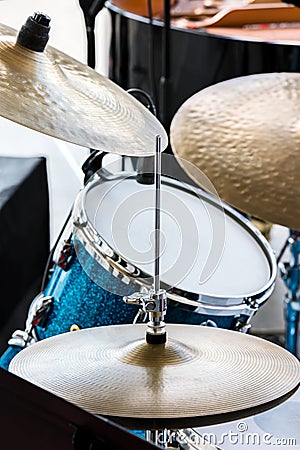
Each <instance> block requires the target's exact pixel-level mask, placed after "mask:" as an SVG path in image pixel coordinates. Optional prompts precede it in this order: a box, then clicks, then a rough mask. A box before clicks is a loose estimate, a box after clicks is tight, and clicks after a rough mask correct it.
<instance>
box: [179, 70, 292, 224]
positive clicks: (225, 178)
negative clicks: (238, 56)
mask: <svg viewBox="0 0 300 450" xmlns="http://www.w3.org/2000/svg"><path fill="white" fill-rule="evenodd" d="M170 136H171V145H172V148H173V151H174V153H175V155H176V156H177V157H179V158H181V159H179V162H180V164H181V165H182V166H183V167H184V168H185V169H186V170H187V172H188V173H189V175H190V176H191V177H192V178H193V179H194V180H195V181H196V182H198V184H200V181H199V176H197V171H196V170H195V172H193V168H192V165H194V166H196V167H197V168H198V169H200V170H202V171H203V172H204V173H205V175H207V176H208V178H209V179H210V181H211V182H212V183H213V184H214V185H215V187H216V189H217V191H218V194H219V195H220V197H221V198H222V199H224V200H225V201H226V202H228V203H230V204H231V205H233V206H235V207H236V208H238V209H240V210H242V211H245V212H247V213H250V214H252V215H254V216H257V217H260V218H261V219H265V220H267V221H270V222H272V223H277V224H281V225H285V226H287V227H289V228H295V229H297V230H300V214H299V211H300V183H299V173H300V153H299V152H300V74H299V73H268V74H259V75H250V76H247V77H241V78H235V79H232V80H228V81H224V82H222V83H218V84H216V85H214V86H210V87H208V88H206V89H204V90H202V91H200V92H198V93H197V94H195V95H194V96H192V97H191V98H190V99H188V100H187V101H186V102H185V103H184V104H183V105H182V106H181V107H180V108H179V110H178V112H177V113H176V115H175V116H174V118H173V121H172V124H171V133H170ZM184 160H186V161H188V162H189V163H192V164H190V165H185V163H184Z"/></svg>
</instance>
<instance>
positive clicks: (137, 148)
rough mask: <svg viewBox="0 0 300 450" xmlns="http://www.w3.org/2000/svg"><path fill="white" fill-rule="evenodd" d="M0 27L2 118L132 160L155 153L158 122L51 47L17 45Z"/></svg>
mask: <svg viewBox="0 0 300 450" xmlns="http://www.w3.org/2000/svg"><path fill="white" fill-rule="evenodd" d="M16 34H17V32H16V31H15V30H13V29H12V28H10V27H7V26H5V25H0V95H1V102H0V115H1V116H3V117H5V118H7V119H10V120H12V121H14V122H17V123H19V124H21V125H24V126H26V127H28V128H31V129H33V130H36V131H39V132H42V133H44V134H47V135H50V136H53V137H55V138H58V139H62V140H64V141H68V142H72V143H74V144H78V145H81V146H84V147H89V148H93V149H96V150H102V151H107V152H110V153H117V154H122V155H130V156H149V155H153V154H154V153H155V136H156V135H160V136H161V137H162V149H165V148H166V146H167V144H168V137H167V134H166V132H165V130H164V129H163V127H162V125H161V124H160V123H159V121H158V120H157V119H156V118H155V117H154V116H153V115H152V114H151V113H150V112H149V111H148V110H147V108H146V107H144V106H143V105H142V104H141V103H139V102H138V101H137V100H136V99H135V98H133V97H132V96H131V95H129V94H128V93H126V92H125V91H124V90H123V89H121V88H120V87H119V86H117V85H116V84H114V83H113V82H112V81H110V80H109V79H107V78H106V77H104V76H102V75H100V74H99V73H97V72H95V71H94V70H92V69H91V68H89V67H88V66H85V65H84V64H81V63H80V62H78V61H76V60H75V59H73V58H71V57H70V56H67V55H66V54H64V53H62V52H60V51H58V50H56V49H54V48H52V47H50V46H48V47H47V48H46V49H45V50H44V51H43V52H37V51H33V50H29V49H28V48H25V47H24V46H22V45H20V44H19V43H16V39H15V36H16Z"/></svg>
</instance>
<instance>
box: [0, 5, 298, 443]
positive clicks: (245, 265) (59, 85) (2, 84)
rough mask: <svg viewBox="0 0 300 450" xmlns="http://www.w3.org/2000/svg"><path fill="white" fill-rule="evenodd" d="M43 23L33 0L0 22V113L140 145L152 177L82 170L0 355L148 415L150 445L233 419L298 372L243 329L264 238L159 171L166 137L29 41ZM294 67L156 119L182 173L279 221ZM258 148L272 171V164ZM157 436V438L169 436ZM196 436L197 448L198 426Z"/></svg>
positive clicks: (89, 76) (293, 385)
mask: <svg viewBox="0 0 300 450" xmlns="http://www.w3.org/2000/svg"><path fill="white" fill-rule="evenodd" d="M48 33H49V18H48V17H47V16H45V15H43V14H40V13H36V14H34V15H33V16H32V17H29V18H28V20H27V22H26V24H25V25H24V26H23V27H22V29H21V31H20V33H19V34H18V36H17V40H16V39H15V36H16V32H15V31H14V30H13V29H11V28H9V27H6V26H1V27H0V73H1V77H0V90H1V93H2V101H1V104H0V114H1V115H2V116H4V117H6V118H8V119H11V120H13V121H16V122H18V123H20V124H22V125H25V126H27V127H30V128H33V129H35V130H37V131H40V132H42V133H45V134H48V135H51V136H54V137H57V138H60V139H63V140H66V141H69V142H73V143H75V144H79V145H83V146H85V147H89V148H93V149H96V150H99V151H105V152H109V153H116V154H118V155H123V156H124V155H125V156H136V157H144V156H155V169H154V177H153V178H154V187H153V185H150V186H149V185H146V184H140V183H137V181H136V174H135V173H125V172H121V173H117V174H116V173H112V172H110V171H109V170H107V168H101V169H100V170H98V171H96V172H95V174H94V175H93V176H92V177H91V178H90V179H89V180H88V181H87V183H86V185H85V187H84V188H83V190H82V191H81V192H80V194H79V196H78V197H77V199H76V202H75V205H74V208H73V211H72V214H71V219H70V221H69V223H68V226H67V228H68V227H69V229H70V230H69V236H68V238H67V239H66V240H65V241H64V242H63V244H60V245H62V250H61V252H60V257H59V260H58V262H57V263H56V264H54V267H53V269H52V270H51V271H50V272H49V274H47V275H48V278H49V279H48V282H46V283H45V286H44V288H43V291H42V293H41V294H40V295H38V296H37V297H36V299H35V300H34V302H33V303H32V306H31V308H30V311H29V315H28V319H27V323H26V329H25V331H17V332H15V333H14V334H13V337H12V339H11V340H10V342H9V343H10V347H9V349H8V351H7V352H6V354H4V355H3V356H2V358H1V361H0V363H1V366H2V367H5V366H6V367H8V366H9V370H10V371H11V372H13V373H14V374H16V375H19V376H20V377H22V378H25V379H26V380H28V381H30V382H32V383H34V384H36V385H37V386H40V387H41V388H44V389H46V390H47V391H50V392H52V393H54V394H56V395H58V396H60V397H62V398H64V399H66V400H68V401H70V402H72V403H74V404H76V405H78V406H80V407H82V408H83V409H85V410H87V411H89V412H91V413H93V414H96V415H101V416H106V417H108V418H110V419H113V420H114V421H116V422H118V423H119V424H121V425H123V426H125V427H128V428H129V429H133V430H137V429H139V430H148V431H147V433H146V437H147V439H149V440H151V441H153V442H154V443H157V444H158V443H159V444H161V443H160V442H159V441H158V439H157V436H158V432H159V431H160V430H163V432H164V433H169V434H168V436H171V435H172V436H173V434H172V433H171V430H180V429H185V428H186V427H195V426H203V425H212V424H217V423H222V422H226V421H229V420H237V419H240V418H243V417H247V416H250V415H253V414H257V413H260V412H263V411H265V410H268V409H270V408H272V407H274V406H276V405H278V404H279V403H281V402H283V401H284V400H286V399H287V398H289V397H290V396H291V395H292V394H293V393H294V392H295V391H296V390H297V388H298V386H299V381H300V364H299V361H298V360H297V358H296V357H295V356H293V355H292V354H291V353H290V352H288V351H287V350H285V349H283V348H281V347H279V346H276V345H274V344H272V343H270V342H268V341H265V340H262V339H259V338H256V337H254V336H251V335H248V334H246V332H247V331H248V329H249V326H250V320H251V317H252V316H253V314H255V312H257V310H258V309H259V307H260V306H261V305H262V304H263V303H264V302H265V301H266V300H267V299H268V298H269V296H270V294H271V292H272V290H273V287H274V282H275V275H276V261H275V258H274V255H273V252H272V250H271V248H270V246H269V244H268V243H267V241H266V240H265V239H264V238H263V236H262V235H261V234H260V233H259V231H257V230H256V229H255V228H254V227H253V226H252V225H251V223H250V222H249V221H248V220H247V219H246V218H245V217H244V216H243V215H241V214H240V213H238V212H237V211H236V210H234V209H233V208H231V207H230V206H228V205H225V204H224V203H222V202H220V201H219V200H218V199H216V198H215V197H214V196H213V195H212V194H211V193H206V192H204V191H203V190H201V189H200V188H194V187H192V186H191V185H190V186H189V185H184V184H183V183H182V182H178V181H175V180H173V179H172V178H171V177H167V176H161V153H162V151H163V150H164V149H165V148H166V147H167V144H168V138H167V135H166V132H165V130H164V129H163V127H162V125H161V124H160V123H159V122H158V120H157V119H156V118H155V117H154V116H153V115H152V114H151V113H150V112H149V111H148V110H147V109H146V108H145V107H144V106H142V105H141V104H140V103H138V102H137V101H136V100H135V99H134V98H132V97H131V96H130V95H129V94H127V93H126V92H125V91H123V90H122V89H121V88H119V87H118V86H116V85H115V84H113V83H112V82H111V81H109V80H108V79H106V78H105V77H102V76H101V75H99V74H97V73H96V72H94V71H93V70H92V69H90V68H88V67H86V66H85V65H83V64H81V63H79V62H77V61H75V60H73V59H72V58H70V57H69V56H67V55H65V54H63V53H61V52H59V51H57V50H55V49H54V48H51V47H49V46H47V48H45V46H46V43H47V40H48ZM273 79H274V80H276V83H277V84H276V86H277V85H279V83H281V84H282V86H281V89H279V88H278V89H279V90H280V95H279V98H280V99H281V100H282V104H280V107H279V108H278V104H277V103H276V108H274V105H273V104H271V105H269V106H267V105H268V104H269V103H268V100H269V99H270V98H271V99H272V98H273V97H272V93H273V91H272V88H273V84H272V81H273ZM299 80H300V76H299V77H297V76H294V75H291V76H285V77H284V78H281V75H276V76H274V78H273V76H272V75H269V77H260V76H257V77H254V78H253V80H252V79H251V77H249V82H248V81H247V79H246V80H241V81H240V85H239V84H238V83H239V82H236V83H237V87H236V88H235V87H234V88H233V89H232V86H231V85H230V83H228V85H227V84H224V83H223V84H224V86H225V87H224V88H222V87H212V88H211V95H210V91H209V89H207V90H205V91H204V93H203V94H202V97H201V93H200V94H199V102H198V97H197V96H196V97H195V99H194V100H193V99H191V101H188V102H187V104H185V105H183V107H182V108H181V109H180V110H179V112H178V113H177V115H176V116H175V118H174V121H173V123H172V129H171V141H172V147H173V150H174V152H175V154H176V156H177V157H178V160H179V162H180V164H181V165H182V166H183V167H184V169H185V170H186V171H187V172H188V173H189V175H191V177H192V178H194V179H195V180H196V181H198V180H200V178H201V177H198V176H197V174H198V172H197V167H199V168H200V169H201V170H204V171H206V172H207V173H208V175H209V176H212V180H213V182H214V183H215V184H216V186H217V188H218V189H219V191H220V195H221V197H222V198H224V199H225V200H227V201H228V202H229V203H232V205H234V206H237V207H239V208H240V209H242V210H246V211H247V212H249V211H250V212H253V211H254V212H255V213H257V214H260V212H262V214H261V215H262V217H264V218H267V219H269V220H270V219H272V220H274V221H276V222H277V223H284V224H285V225H288V226H291V227H294V228H297V226H298V228H300V227H299V217H297V214H296V213H295V210H296V209H297V206H296V202H297V201H298V197H297V196H295V197H294V196H293V197H292V196H291V192H290V190H291V187H292V188H294V189H298V188H299V187H298V186H297V185H296V183H294V180H295V179H296V173H297V172H298V170H297V168H299V164H298V163H297V158H296V155H295V152H296V146H293V145H291V143H290V142H288V140H293V143H294V144H297V123H298V121H297V117H296V115H293V114H292V112H291V111H290V106H289V105H285V102H287V101H289V102H291V103H292V104H293V105H294V108H295V109H297V107H298V103H297V101H296V96H297V92H296V89H292V88H291V89H290V90H289V86H290V85H292V86H297V83H298V84H299ZM257 84H258V86H260V85H262V89H261V91H259V90H257ZM265 86H269V91H268V90H267V93H266V94H265V97H264V96H262V93H263V92H265V90H266V89H265ZM247 88H249V89H248V90H247ZM252 88H253V93H251V89H252ZM248 91H249V97H248V100H249V101H248V102H247V101H246V100H245V96H244V95H245V94H244V92H248ZM206 92H207V97H206ZM241 92H243V97H242V95H241ZM286 93H287V95H285V94H286ZM222 95H223V97H224V98H222ZM246 95H247V93H246ZM220 96H221V98H220ZM226 96H228V97H230V101H232V105H231V106H232V110H230V112H228V109H227V104H226V105H225V106H224V103H223V102H224V100H225V98H226ZM285 97H287V99H286V98H285ZM261 98H262V100H260V99H261ZM234 102H236V103H237V104H235V103H234ZM222 103H223V106H222ZM252 103H253V105H254V108H255V107H256V105H257V108H258V109H259V110H260V116H259V117H257V115H256V112H255V113H253V110H252ZM266 104H267V105H266ZM199 105H200V106H201V108H203V109H201V108H200V107H199ZM238 106H240V117H238V114H239V109H238ZM214 108H215V109H214ZM286 110H287V111H289V112H290V117H291V125H290V128H288V129H287V127H286V124H287V123H288V122H285V120H286V119H282V115H284V114H285V112H286ZM267 112H268V116H267ZM269 113H270V114H273V115H270V116H269ZM224 115H226V120H225V117H224ZM266 117H267V118H268V123H265V122H266V121H265V119H266ZM269 117H271V118H272V120H269ZM274 119H275V120H274ZM292 119H293V121H292ZM262 120H264V123H263V124H262ZM280 120H282V122H280ZM283 122H284V123H283ZM268 125H269V126H270V129H268V130H267V131H265V133H262V127H264V129H265V127H266V126H268ZM281 125H282V130H281ZM283 125H284V126H283ZM278 130H280V131H278ZM283 133H285V135H284V134H283ZM262 134H264V135H265V134H267V137H268V140H267V141H265V140H264V137H262ZM234 139H235V140H236V141H235V140H234ZM277 139H278V140H280V142H279V144H278V146H277ZM236 142H238V143H239V144H240V147H241V148H240V149H239V151H238V150H237V145H236ZM254 144H255V145H254ZM275 144H276V145H275ZM275 147H276V150H275ZM262 149H263V151H262ZM259 150H260V152H259ZM272 151H274V152H275V151H276V152H277V151H278V158H280V160H281V161H282V163H281V165H280V169H281V168H282V172H281V171H279V169H277V171H275V169H274V168H273V164H272V163H273V159H275V158H277V154H275V153H272ZM244 153H245V154H244ZM185 159H186V160H187V162H186V161H185ZM290 160H291V161H292V164H289V165H287V164H286V163H287V162H289V161H290ZM188 162H190V163H192V165H191V164H189V163H188ZM247 164H248V166H249V167H251V170H250V169H249V170H248V168H247ZM297 164H298V165H297ZM278 167H279V166H278V162H277V168H278ZM210 169H211V170H210ZM254 175H255V178H254ZM252 176H253V178H252ZM272 177H273V180H272ZM274 179H275V181H274ZM199 184H200V183H199ZM284 186H286V187H285V189H284ZM287 187H288V188H287ZM269 192H270V193H271V196H269ZM292 199H293V200H292ZM260 200H261V202H262V203H261V204H262V206H261V208H262V209H256V208H257V204H259V203H260ZM267 200H268V201H267ZM278 206H279V208H278ZM252 207H253V210H252ZM149 236H150V237H151V236H152V237H153V236H154V237H153V239H152V238H151V239H152V240H151V239H149ZM220 236H221V237H220ZM216 244H217V245H216ZM153 248H154V251H153ZM207 261H210V262H211V261H212V263H211V266H209V268H208V269H207V267H208V264H207ZM204 275H205V276H204ZM165 318H166V319H167V322H168V324H167V325H166V324H165V322H164V319H165ZM135 322H140V323H135ZM199 325H206V326H199ZM238 331H239V332H238ZM32 344H33V345H32ZM24 347H26V348H24ZM20 350H22V351H20ZM13 356H14V357H13ZM245 392H247V395H245ZM166 430H169V431H166ZM176 433H177V434H176ZM176 433H175V436H177V438H178V437H179V436H181V437H182V431H178V432H176ZM185 437H186V439H187V438H188V432H185ZM175 440H176V439H175ZM187 440H188V439H187ZM167 441H168V442H164V444H163V446H164V447H167V446H168V445H171V446H173V447H174V446H175V447H176V448H178V442H177V443H176V442H175V443H174V442H171V443H170V439H167ZM199 442H200V441H199ZM184 448H192V446H191V447H184ZM193 448H194V447H193ZM198 448H199V449H204V448H213V447H212V446H210V445H209V444H207V443H205V442H204V441H203V442H202V443H201V444H199V446H198Z"/></svg>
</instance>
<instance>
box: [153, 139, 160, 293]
mask: <svg viewBox="0 0 300 450" xmlns="http://www.w3.org/2000/svg"><path fill="white" fill-rule="evenodd" d="M154 177H155V242H154V246H155V247H154V248H155V250H154V251H155V269H154V291H155V293H156V294H158V292H159V290H160V207H161V204H160V190H161V136H159V135H157V136H156V146H155V159H154Z"/></svg>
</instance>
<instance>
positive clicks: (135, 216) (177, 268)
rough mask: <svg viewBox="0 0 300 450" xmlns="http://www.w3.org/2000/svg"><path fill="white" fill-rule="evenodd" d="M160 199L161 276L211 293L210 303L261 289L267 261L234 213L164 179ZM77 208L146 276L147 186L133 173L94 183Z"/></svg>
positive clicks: (149, 257) (150, 193)
mask: <svg viewBox="0 0 300 450" xmlns="http://www.w3.org/2000/svg"><path fill="white" fill-rule="evenodd" d="M195 192H197V193H199V191H198V190H195ZM161 205H162V206H161V211H162V212H161V230H162V238H161V242H162V243H161V247H162V256H161V271H162V276H161V279H162V281H163V282H165V283H167V284H168V285H169V286H172V287H173V286H175V287H177V288H179V289H182V290H184V291H189V292H193V293H196V294H203V295H209V296H212V297H215V298H216V303H218V298H230V299H232V302H231V304H234V302H235V300H234V299H235V298H236V299H237V298H240V297H247V296H249V295H250V294H253V293H256V292H259V291H260V290H263V289H264V287H265V285H266V284H267V283H268V282H269V280H270V277H271V268H270V263H269V261H268V259H267V257H266V253H265V250H264V249H263V246H262V245H261V243H260V241H259V239H257V238H255V237H254V236H253V235H252V234H251V233H250V232H249V231H248V230H247V227H246V226H245V224H244V222H242V221H241V219H237V218H236V217H231V215H230V214H229V213H228V212H226V211H225V212H224V211H223V210H222V209H219V208H218V207H217V206H215V205H214V204H211V203H210V202H209V201H208V200H204V199H203V198H200V197H199V196H197V195H195V194H194V191H192V190H191V188H188V190H187V188H186V186H184V185H183V184H182V183H181V184H180V183H176V182H173V181H172V182H171V183H170V184H169V182H168V180H164V182H163V184H162V192H161ZM84 207H85V210H86V211H85V212H86V214H87V217H88V219H89V221H90V222H91V224H92V225H93V226H94V228H95V229H96V230H97V233H98V234H99V236H101V238H102V239H104V240H105V241H106V242H107V243H108V244H109V245H110V246H111V247H112V248H113V249H114V250H115V252H116V253H117V254H118V255H120V256H122V257H123V258H125V259H126V260H127V261H129V262H131V263H132V264H134V265H135V266H137V267H138V268H140V269H141V270H143V271H145V272H146V273H149V274H150V275H153V272H154V264H153V259H154V251H153V249H154V246H153V238H154V187H153V185H150V186H149V185H142V184H139V183H137V182H136V181H135V179H132V178H127V179H126V178H123V179H121V180H114V181H105V182H99V184H96V185H93V186H92V188H90V189H89V190H88V191H87V193H86V197H85V205H84ZM236 303H237V300H236Z"/></svg>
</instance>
